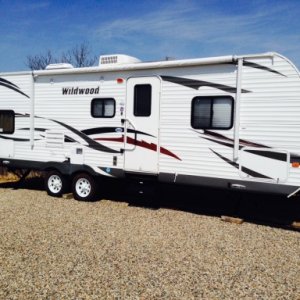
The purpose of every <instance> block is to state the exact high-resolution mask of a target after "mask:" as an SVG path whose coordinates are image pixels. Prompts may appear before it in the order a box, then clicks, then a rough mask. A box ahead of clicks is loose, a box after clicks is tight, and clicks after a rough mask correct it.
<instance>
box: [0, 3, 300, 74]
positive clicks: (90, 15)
mask: <svg viewBox="0 0 300 300" xmlns="http://www.w3.org/2000/svg"><path fill="white" fill-rule="evenodd" d="M299 16H300V1H298V0H285V1H284V0H278V1H277V0H227V1H226V0H198V1H197V0H180V1H178V0H174V1H163V0H161V1H157V0H152V1H144V0H140V1H133V0H128V1H125V0H123V1H119V0H116V1H114V0H110V1H107V0H103V1H100V0H99V1H96V0H86V1H77V0H73V1H69V0H67V1H63V0H61V1H47V0H45V1H43V0H40V1H26V0H23V1H18V0H16V1H14V0H0V36H1V42H0V72H6V71H20V70H26V69H27V67H26V65H25V61H26V57H27V55H30V54H39V53H44V52H46V50H48V49H50V50H51V51H52V52H53V53H54V54H56V55H57V56H60V54H61V53H62V52H64V51H67V50H69V49H70V48H72V47H73V46H75V45H76V44H80V43H81V42H86V43H89V45H90V46H91V48H92V51H93V54H95V55H97V56H98V55H101V54H109V53H124V54H129V55H132V56H136V57H138V58H140V59H142V60H145V61H146V60H147V61H148V60H159V59H163V58H164V57H166V56H170V57H174V58H176V59H179V58H192V57H207V56H218V55H227V54H247V53H258V52H265V51H277V52H280V53H281V54H284V55H286V56H287V57H288V58H290V59H291V60H292V61H293V62H294V63H295V64H296V65H297V66H298V67H300V17H299Z"/></svg>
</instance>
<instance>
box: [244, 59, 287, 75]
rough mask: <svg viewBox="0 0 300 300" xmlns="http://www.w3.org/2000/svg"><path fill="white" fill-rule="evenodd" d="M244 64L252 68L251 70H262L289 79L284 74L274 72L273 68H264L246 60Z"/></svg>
mask: <svg viewBox="0 0 300 300" xmlns="http://www.w3.org/2000/svg"><path fill="white" fill-rule="evenodd" d="M243 64H244V66H247V67H251V68H255V69H260V70H264V71H268V72H271V73H275V74H278V75H281V76H284V77H287V76H285V75H284V74H282V73H280V72H278V71H276V70H273V69H271V68H268V67H266V66H263V65H260V64H257V63H254V62H250V61H246V60H244V62H243Z"/></svg>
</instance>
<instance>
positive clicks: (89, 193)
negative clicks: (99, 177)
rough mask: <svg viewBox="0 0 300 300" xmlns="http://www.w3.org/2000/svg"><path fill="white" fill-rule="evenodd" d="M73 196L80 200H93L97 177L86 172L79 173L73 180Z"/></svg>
mask: <svg viewBox="0 0 300 300" xmlns="http://www.w3.org/2000/svg"><path fill="white" fill-rule="evenodd" d="M72 193H73V197H74V199H76V200H79V201H92V200H94V198H95V195H96V182H95V179H94V178H93V177H92V176H91V175H89V174H86V173H80V174H77V175H76V176H75V177H74V178H73V181H72Z"/></svg>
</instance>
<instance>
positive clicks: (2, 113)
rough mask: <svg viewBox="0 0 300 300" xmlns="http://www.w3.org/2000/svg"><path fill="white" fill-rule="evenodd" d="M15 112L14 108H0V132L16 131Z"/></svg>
mask: <svg viewBox="0 0 300 300" xmlns="http://www.w3.org/2000/svg"><path fill="white" fill-rule="evenodd" d="M14 131H15V113H14V111H12V110H0V133H14Z"/></svg>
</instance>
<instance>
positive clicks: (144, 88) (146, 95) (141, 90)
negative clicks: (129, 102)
mask: <svg viewBox="0 0 300 300" xmlns="http://www.w3.org/2000/svg"><path fill="white" fill-rule="evenodd" d="M151 96H152V88H151V85H150V84H137V85H136V86H135V87H134V109H133V112H134V115H135V116H136V117H149V116H150V115H151Z"/></svg>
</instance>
